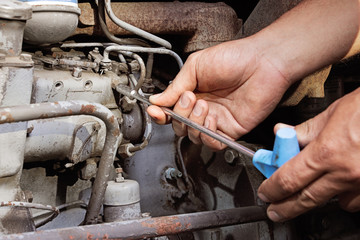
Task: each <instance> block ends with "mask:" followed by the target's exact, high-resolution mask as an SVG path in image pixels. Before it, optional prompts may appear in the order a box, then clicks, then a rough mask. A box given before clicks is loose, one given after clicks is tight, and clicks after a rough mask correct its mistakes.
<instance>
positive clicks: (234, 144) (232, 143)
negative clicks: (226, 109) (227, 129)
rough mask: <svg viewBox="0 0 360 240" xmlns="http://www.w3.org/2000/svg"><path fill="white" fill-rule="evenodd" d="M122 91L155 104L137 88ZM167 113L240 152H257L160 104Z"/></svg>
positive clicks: (250, 154)
mask: <svg viewBox="0 0 360 240" xmlns="http://www.w3.org/2000/svg"><path fill="white" fill-rule="evenodd" d="M119 92H121V93H123V94H124V95H127V96H128V97H133V98H135V99H136V100H139V101H140V102H143V103H145V104H147V105H149V106H150V105H153V104H152V103H150V102H149V101H148V100H147V99H146V98H145V97H143V96H141V95H139V94H138V93H137V92H136V91H135V90H132V91H131V92H130V94H129V92H127V94H125V91H119ZM159 107H160V108H161V109H162V110H163V111H164V112H165V113H166V114H167V115H169V116H171V117H172V118H173V119H175V120H177V121H179V122H182V123H184V124H186V125H187V126H189V127H191V128H194V129H196V130H198V131H200V132H202V133H204V134H206V135H208V136H210V137H212V138H214V139H216V140H218V141H219V142H222V143H224V144H226V145H227V146H228V147H230V148H232V149H234V150H236V151H238V152H240V153H243V154H245V155H247V156H249V157H251V158H252V157H253V156H254V154H255V152H254V151H253V150H251V149H249V148H247V147H245V146H243V145H241V144H239V143H237V142H235V141H233V140H231V139H228V138H226V137H224V136H222V135H220V134H218V133H216V132H214V131H212V130H210V129H208V128H206V127H204V126H202V125H200V124H197V123H196V122H194V121H191V120H190V119H188V118H185V117H183V116H180V115H179V114H177V113H175V112H174V111H172V110H170V109H169V108H166V107H161V106H159Z"/></svg>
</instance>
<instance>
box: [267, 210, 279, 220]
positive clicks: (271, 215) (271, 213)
mask: <svg viewBox="0 0 360 240" xmlns="http://www.w3.org/2000/svg"><path fill="white" fill-rule="evenodd" d="M267 215H268V217H269V218H270V219H271V220H272V221H274V222H280V221H281V220H283V218H282V217H281V216H280V215H279V214H277V212H275V211H268V213H267Z"/></svg>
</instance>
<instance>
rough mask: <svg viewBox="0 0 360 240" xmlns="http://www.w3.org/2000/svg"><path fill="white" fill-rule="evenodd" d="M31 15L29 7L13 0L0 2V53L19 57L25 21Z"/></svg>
mask: <svg viewBox="0 0 360 240" xmlns="http://www.w3.org/2000/svg"><path fill="white" fill-rule="evenodd" d="M31 15H32V11H31V6H29V5H27V4H25V3H21V2H18V1H15V0H10V1H4V0H3V1H1V5H0V24H1V28H0V40H1V46H0V53H2V54H5V55H6V56H19V55H20V53H21V50H22V39H23V35H24V28H25V24H26V20H28V19H30V18H31Z"/></svg>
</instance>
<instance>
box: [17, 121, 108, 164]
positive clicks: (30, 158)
mask: <svg viewBox="0 0 360 240" xmlns="http://www.w3.org/2000/svg"><path fill="white" fill-rule="evenodd" d="M28 127H29V128H28V129H30V130H29V132H28V134H27V138H26V145H25V154H24V161H25V162H26V163H29V162H43V161H48V160H52V159H58V160H68V161H70V162H71V163H74V164H76V163H79V162H83V161H85V160H87V159H88V158H90V157H96V156H100V155H101V152H102V148H103V146H104V142H105V135H106V129H105V124H104V123H103V122H102V121H99V119H98V118H96V117H92V116H70V117H62V118H55V119H41V120H34V121H29V122H28Z"/></svg>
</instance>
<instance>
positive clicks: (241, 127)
mask: <svg viewBox="0 0 360 240" xmlns="http://www.w3.org/2000/svg"><path fill="white" fill-rule="evenodd" d="M255 42H256V41H252V40H251V38H246V39H241V40H234V41H230V42H226V43H222V44H219V45H216V46H214V47H211V48H208V49H205V50H202V51H199V52H196V53H193V54H191V55H190V56H189V58H188V60H187V61H186V62H185V64H184V66H183V68H182V69H181V71H180V72H179V73H178V75H177V76H176V78H175V79H174V80H173V82H172V83H171V84H170V85H169V86H168V88H167V89H166V90H165V91H164V92H163V93H161V94H158V95H153V96H151V97H150V101H151V103H153V104H155V105H159V106H166V107H171V106H174V108H173V110H174V112H176V113H178V114H180V115H182V116H184V117H187V118H189V119H191V120H193V121H195V122H197V123H198V124H200V125H205V126H206V127H208V128H210V129H211V130H213V131H217V132H218V133H220V134H223V135H225V136H227V137H229V138H231V139H234V140H236V139H238V138H239V137H240V136H242V135H244V134H246V133H248V132H249V131H250V130H251V129H253V128H254V127H255V126H256V125H257V124H259V123H260V122H261V121H263V120H264V119H265V118H266V117H267V116H268V114H270V113H271V112H272V111H273V109H274V108H275V107H276V105H277V104H278V102H279V101H280V99H281V97H282V95H283V94H284V92H285V91H286V89H287V88H288V87H289V86H290V84H291V83H290V81H287V79H285V77H284V75H283V74H282V72H280V71H279V69H278V68H276V67H275V65H274V64H273V63H272V62H271V61H270V60H272V59H267V58H266V57H265V56H262V53H260V52H258V50H257V49H256V47H255V44H254V43H255ZM148 113H149V114H150V116H152V117H153V118H154V119H155V122H157V123H158V124H165V123H168V122H169V119H168V118H167V116H166V115H165V113H164V112H163V111H162V110H161V109H160V108H159V107H157V106H154V105H152V106H150V107H149V108H148ZM172 124H173V129H174V131H175V133H176V134H177V135H178V136H185V135H188V136H189V139H190V140H191V141H192V142H194V143H196V144H201V143H203V144H205V145H207V146H208V147H210V148H212V149H214V150H220V149H223V148H225V147H226V146H225V145H223V144H221V143H220V142H218V141H216V140H214V139H212V138H211V137H208V136H206V135H205V134H200V132H199V131H197V130H194V129H191V128H188V127H186V126H185V125H184V124H181V123H179V122H177V121H175V120H174V121H172Z"/></svg>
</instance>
